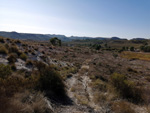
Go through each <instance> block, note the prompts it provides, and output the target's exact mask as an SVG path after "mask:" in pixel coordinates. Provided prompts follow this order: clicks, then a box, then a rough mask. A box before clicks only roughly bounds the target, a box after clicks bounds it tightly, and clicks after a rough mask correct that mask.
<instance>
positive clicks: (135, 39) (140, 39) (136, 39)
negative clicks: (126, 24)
mask: <svg viewBox="0 0 150 113" xmlns="http://www.w3.org/2000/svg"><path fill="white" fill-rule="evenodd" d="M131 40H147V39H145V38H133V39H131Z"/></svg>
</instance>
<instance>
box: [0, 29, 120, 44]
mask: <svg viewBox="0 0 150 113" xmlns="http://www.w3.org/2000/svg"><path fill="white" fill-rule="evenodd" d="M0 36H3V37H7V38H13V39H23V40H38V41H47V40H49V39H50V38H53V37H57V38H59V39H61V40H62V41H65V42H66V41H72V40H87V39H98V40H109V39H111V40H121V38H118V37H112V38H106V37H96V38H94V37H80V36H71V37H67V36H65V35H57V34H32V33H18V32H5V31H0Z"/></svg>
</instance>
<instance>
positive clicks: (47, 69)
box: [37, 62, 65, 97]
mask: <svg viewBox="0 0 150 113" xmlns="http://www.w3.org/2000/svg"><path fill="white" fill-rule="evenodd" d="M37 68H38V71H39V74H40V76H39V81H38V85H39V86H38V88H40V90H42V91H45V92H46V93H47V94H48V95H51V94H53V96H54V95H55V96H59V97H62V96H65V85H64V83H63V81H62V77H61V76H60V75H59V73H57V72H56V70H55V68H54V67H53V66H47V65H45V64H43V63H42V62H38V63H37Z"/></svg>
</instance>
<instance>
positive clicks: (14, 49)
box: [9, 46, 21, 56]
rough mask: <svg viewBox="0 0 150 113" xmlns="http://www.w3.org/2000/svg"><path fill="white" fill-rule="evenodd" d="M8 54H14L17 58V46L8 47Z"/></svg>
mask: <svg viewBox="0 0 150 113" xmlns="http://www.w3.org/2000/svg"><path fill="white" fill-rule="evenodd" d="M9 53H16V54H17V55H18V56H19V55H20V54H21V52H20V51H19V49H18V48H17V46H11V47H9Z"/></svg>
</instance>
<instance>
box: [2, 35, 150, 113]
mask: <svg viewBox="0 0 150 113" xmlns="http://www.w3.org/2000/svg"><path fill="white" fill-rule="evenodd" d="M55 39H56V38H55ZM54 41H56V42H54ZM60 41H61V40H59V39H58V40H53V41H52V40H50V41H31V40H18V39H10V38H5V37H0V113H150V53H149V49H148V48H149V41H147V40H120V39H119V40H111V39H110V40H99V41H98V40H92V39H91V40H89V39H88V40H81V41H79V40H74V41H71V42H60Z"/></svg>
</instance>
